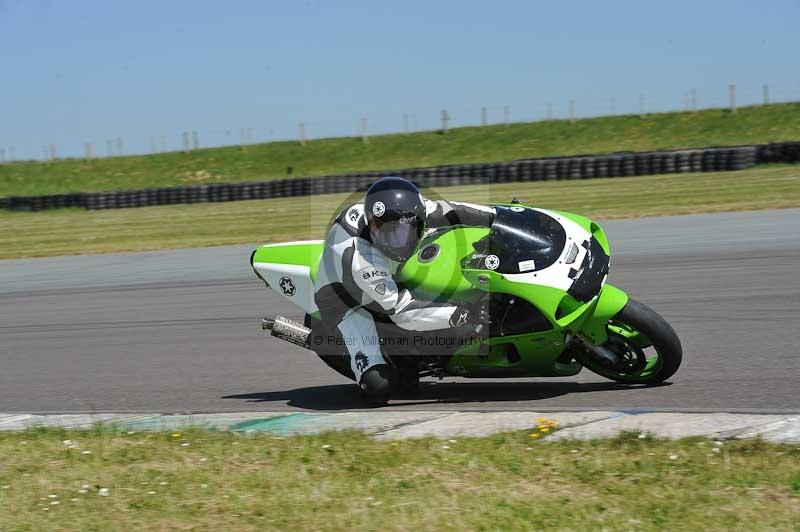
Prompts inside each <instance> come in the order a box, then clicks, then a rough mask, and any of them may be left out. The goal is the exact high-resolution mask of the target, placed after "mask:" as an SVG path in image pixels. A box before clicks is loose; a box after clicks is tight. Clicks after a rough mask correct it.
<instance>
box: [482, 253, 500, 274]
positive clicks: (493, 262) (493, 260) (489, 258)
mask: <svg viewBox="0 0 800 532" xmlns="http://www.w3.org/2000/svg"><path fill="white" fill-rule="evenodd" d="M483 263H484V264H485V265H486V269H487V270H496V269H497V268H498V266H500V258H499V257H498V256H497V255H486V258H485V259H484V261H483Z"/></svg>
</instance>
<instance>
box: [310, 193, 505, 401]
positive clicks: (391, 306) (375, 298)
mask: <svg viewBox="0 0 800 532" xmlns="http://www.w3.org/2000/svg"><path fill="white" fill-rule="evenodd" d="M494 217H495V210H494V208H491V207H486V206H483V205H476V204H470V203H460V202H451V201H445V200H436V201H434V200H429V199H425V198H423V196H422V194H421V193H420V191H419V188H418V187H417V186H416V185H415V184H414V183H412V182H410V181H408V180H406V179H404V178H402V177H383V178H381V179H379V180H378V181H376V182H375V183H373V184H372V186H370V187H369V189H368V190H367V192H366V195H365V196H364V202H363V203H357V204H355V205H352V206H350V207H348V208H347V209H345V210H343V211H342V212H341V213H340V214H339V216H338V217H337V218H336V219H335V221H334V223H333V224H332V226H331V227H330V229H329V231H328V234H327V237H326V239H325V250H324V251H323V254H322V259H321V261H320V267H319V270H318V272H317V278H316V280H315V283H314V292H315V294H314V300H315V302H316V304H317V307H318V308H319V310H320V316H321V319H322V324H323V325H322V326H323V327H324V328H325V329H326V330H327V331H331V330H334V329H338V332H339V333H340V334H341V338H342V339H343V341H344V344H345V345H346V347H347V351H348V354H349V355H350V366H351V369H352V371H353V374H354V376H355V380H356V383H357V385H358V386H359V389H360V390H361V393H362V395H363V396H364V397H365V399H367V400H368V401H370V402H374V403H378V404H380V403H383V402H385V401H386V400H388V398H389V395H390V393H391V391H392V388H393V387H394V384H395V382H396V379H397V375H396V371H395V369H394V367H393V366H391V365H390V364H388V363H387V361H386V359H384V357H383V355H382V354H381V350H380V342H379V341H378V333H377V330H376V326H375V318H376V317H379V319H382V320H386V319H388V320H390V321H391V322H393V323H394V324H395V325H397V326H399V327H400V328H402V329H405V330H408V331H432V330H437V329H447V328H452V327H460V326H462V325H465V324H474V325H476V326H477V325H481V324H484V325H485V324H488V322H489V312H488V307H487V305H486V304H482V305H468V304H459V305H453V304H450V303H446V302H433V301H422V300H418V299H415V298H414V296H413V295H412V294H411V293H410V292H409V291H408V290H407V289H405V288H404V287H403V286H402V283H398V282H397V281H395V279H394V275H395V274H396V273H397V272H398V271H399V269H400V267H401V266H402V264H403V263H404V262H405V261H406V260H407V259H408V258H409V257H411V256H412V255H413V254H414V252H415V251H416V249H417V246H418V244H419V242H420V241H421V240H422V238H423V236H424V235H425V233H426V231H427V230H429V229H434V228H438V227H445V226H452V225H468V226H485V227H489V226H491V225H492V222H493V221H494Z"/></svg>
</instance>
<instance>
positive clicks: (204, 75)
mask: <svg viewBox="0 0 800 532" xmlns="http://www.w3.org/2000/svg"><path fill="white" fill-rule="evenodd" d="M637 8H638V6H637V4H636V3H634V2H617V3H615V4H614V5H612V6H609V5H603V6H601V7H598V6H597V5H595V4H590V3H588V2H584V3H579V7H574V6H573V7H572V8H568V7H564V6H534V5H531V4H529V3H526V2H504V3H502V4H500V5H493V6H492V7H491V8H489V7H486V6H485V5H482V4H477V3H463V2H454V1H448V2H441V3H437V4H436V5H433V6H430V5H427V4H424V3H423V2H419V1H413V2H407V3H404V4H403V5H374V4H371V3H366V2H357V1H345V2H337V3H336V4H335V5H327V4H322V3H320V2H310V1H309V2H304V3H302V4H301V3H281V2H269V3H263V4H262V3H257V2H238V3H236V4H235V5H234V6H231V5H225V6H222V5H217V4H214V3H212V2H207V1H204V2H197V3H192V4H189V3H177V4H170V5H168V6H162V5H160V4H158V3H156V2H144V3H140V4H137V5H136V6H125V5H106V4H103V3H101V2H96V1H90V2H82V3H80V4H78V5H56V4H50V3H47V2H38V3H35V4H21V3H17V4H13V5H12V4H11V3H9V2H0V46H2V47H3V49H5V50H18V51H19V53H16V54H14V53H11V54H6V57H5V58H4V59H5V60H4V62H3V63H4V70H5V72H6V73H7V75H8V76H9V79H12V80H14V81H16V83H5V84H3V85H2V87H3V88H2V89H0V102H3V106H4V112H3V117H4V119H3V120H2V122H0V123H1V124H2V125H0V150H5V159H6V160H9V159H11V158H13V159H16V160H42V159H43V158H44V157H47V156H49V149H50V145H53V146H54V147H55V150H56V156H57V157H58V158H66V157H74V158H81V157H84V156H85V151H84V150H85V143H87V142H90V143H92V144H93V152H94V156H95V157H102V156H105V155H107V153H108V152H111V154H112V155H118V153H119V151H120V150H119V149H120V148H122V150H121V151H122V152H123V153H124V154H125V155H137V154H146V153H151V152H160V151H164V150H166V151H178V150H181V149H183V142H184V139H183V135H184V132H188V133H189V135H192V132H195V131H196V132H197V144H198V145H199V147H200V148H210V147H216V146H222V145H238V144H240V143H245V144H250V143H264V142H273V141H281V140H298V139H299V137H300V134H301V133H300V130H299V127H300V126H299V124H300V123H303V124H304V129H305V135H306V137H307V138H308V139H317V138H335V137H348V136H359V135H361V134H362V131H363V128H364V126H365V125H366V134H367V135H370V136H371V135H378V134H391V133H403V132H404V131H406V130H415V131H419V130H431V129H436V128H438V127H439V123H440V113H441V111H442V110H447V112H448V114H449V115H450V122H449V123H450V127H453V128H458V127H469V126H475V125H480V124H481V122H482V119H483V116H482V108H483V107H486V114H485V116H486V119H487V120H486V121H487V122H488V123H490V124H497V123H503V122H532V121H537V120H542V119H546V118H547V117H548V116H552V118H556V119H557V118H567V117H568V116H569V115H570V110H572V114H573V115H574V116H575V117H576V118H588V117H594V116H607V115H620V114H638V113H639V110H640V106H642V105H643V107H644V109H645V111H646V112H647V113H652V112H668V111H680V110H683V109H686V108H691V107H693V108H696V109H705V108H709V107H726V106H727V104H728V99H729V94H728V90H729V89H728V87H729V85H731V84H733V85H736V100H737V105H738V106H741V107H744V106H747V105H754V104H759V103H761V102H762V101H763V100H764V96H765V95H764V92H763V91H764V88H763V86H764V85H768V87H769V88H768V91H769V94H768V99H769V101H770V103H779V102H785V101H797V100H800V76H798V74H797V72H800V69H798V66H800V59H798V57H797V54H796V50H798V49H800V36H799V35H798V32H796V31H795V28H793V27H792V25H793V24H792V22H793V21H795V20H798V17H797V15H800V4H798V3H796V2H791V1H788V0H785V1H780V2H775V3H772V4H770V5H768V6H753V5H749V4H738V5H735V6H731V5H730V4H729V3H724V2H718V1H715V2H706V3H703V4H702V5H696V4H694V3H690V2H688V1H681V2H676V3H673V4H671V6H670V10H669V11H664V10H662V9H658V8H656V9H651V10H649V11H648V12H646V13H643V12H641V11H640V8H638V10H637ZM220 20H221V21H222V22H221V23H220ZM540 20H545V21H553V23H552V24H541V23H538V21H540ZM562 21H566V22H567V23H566V24H565V23H561V22H562ZM709 21H711V22H713V23H712V24H709ZM533 22H536V24H533ZM76 35H79V36H80V38H77V39H76V38H75V36H76ZM482 35H484V36H485V37H484V38H483V39H480V38H476V36H478V37H480V36H482ZM565 65H567V66H566V67H565ZM700 80H704V81H703V82H702V83H700ZM642 95H643V96H644V100H643V101H642ZM363 119H366V124H364V123H363V122H362V120H363ZM118 139H121V140H122V142H121V144H122V145H120V143H119V140H118ZM190 143H191V144H192V145H193V144H194V143H195V139H194V138H193V137H192V138H191V139H190Z"/></svg>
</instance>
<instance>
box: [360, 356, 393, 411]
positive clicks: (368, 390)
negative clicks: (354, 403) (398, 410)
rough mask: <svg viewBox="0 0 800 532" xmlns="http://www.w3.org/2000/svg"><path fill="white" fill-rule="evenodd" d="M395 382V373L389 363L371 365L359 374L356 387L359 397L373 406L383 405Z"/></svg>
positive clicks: (387, 399)
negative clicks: (359, 393)
mask: <svg viewBox="0 0 800 532" xmlns="http://www.w3.org/2000/svg"><path fill="white" fill-rule="evenodd" d="M396 384H397V374H396V372H395V369H394V367H392V366H390V365H389V364H378V365H375V366H372V367H371V368H369V369H368V370H367V371H365V372H364V373H363V374H362V375H361V379H360V380H359V382H358V388H359V391H360V392H361V397H362V398H363V399H364V400H365V401H366V402H367V403H369V404H371V405H373V406H380V405H384V404H386V403H387V402H388V401H389V397H391V395H392V391H393V390H394V388H395V386H396Z"/></svg>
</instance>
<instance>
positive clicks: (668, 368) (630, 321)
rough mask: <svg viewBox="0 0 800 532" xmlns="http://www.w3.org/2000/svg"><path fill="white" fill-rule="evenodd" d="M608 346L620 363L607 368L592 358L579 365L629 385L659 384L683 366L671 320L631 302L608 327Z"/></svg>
mask: <svg viewBox="0 0 800 532" xmlns="http://www.w3.org/2000/svg"><path fill="white" fill-rule="evenodd" d="M605 347H608V348H610V349H611V350H613V351H614V352H615V353H616V354H617V355H619V356H620V358H621V360H620V364H618V365H617V366H615V367H613V368H612V367H607V366H604V365H603V364H602V363H601V362H600V361H598V360H597V359H595V358H592V357H590V356H588V355H582V356H580V359H579V362H580V363H581V364H583V366H584V367H586V368H587V369H589V370H590V371H592V372H594V373H597V374H598V375H600V376H602V377H605V378H607V379H611V380H614V381H617V382H621V383H625V384H657V383H660V382H664V381H665V380H667V379H669V378H670V377H672V375H674V374H675V372H676V371H678V368H679V367H680V365H681V360H682V359H683V348H682V347H681V341H680V339H678V335H677V334H675V331H674V330H673V328H672V327H671V326H670V324H669V323H667V321H666V320H665V319H664V318H662V317H661V316H660V315H659V314H658V313H657V312H655V311H654V310H653V309H651V308H650V307H648V306H646V305H644V304H643V303H640V302H638V301H636V300H634V299H629V300H628V303H627V304H626V305H625V307H624V308H623V309H622V310H621V311H620V312H619V313H618V314H617V315H616V316H614V318H613V319H612V320H611V321H610V322H609V324H608V342H607V343H606V344H605Z"/></svg>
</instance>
